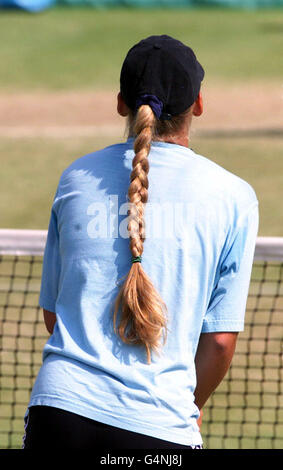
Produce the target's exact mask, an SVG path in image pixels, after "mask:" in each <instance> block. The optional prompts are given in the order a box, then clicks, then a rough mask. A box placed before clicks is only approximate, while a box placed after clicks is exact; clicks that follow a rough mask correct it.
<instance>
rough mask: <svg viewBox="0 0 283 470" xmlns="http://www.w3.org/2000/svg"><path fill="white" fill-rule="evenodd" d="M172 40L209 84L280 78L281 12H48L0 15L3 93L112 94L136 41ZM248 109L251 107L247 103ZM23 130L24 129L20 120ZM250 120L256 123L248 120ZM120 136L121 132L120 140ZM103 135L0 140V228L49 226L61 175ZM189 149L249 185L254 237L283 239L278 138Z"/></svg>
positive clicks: (213, 142)
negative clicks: (257, 217)
mask: <svg viewBox="0 0 283 470" xmlns="http://www.w3.org/2000/svg"><path fill="white" fill-rule="evenodd" d="M163 33H166V34H170V35H172V36H175V37H177V38H178V39H180V40H182V41H184V42H186V43H188V44H190V45H191V46H192V47H193V48H194V49H195V50H196V51H197V56H198V58H199V60H200V62H201V63H203V64H204V65H205V69H206V78H205V80H206V82H207V83H210V84H211V83H216V84H219V83H226V84H227V83H229V84H238V86H241V84H242V83H245V84H246V83H247V82H249V83H250V84H251V86H252V83H255V82H258V81H259V82H261V83H262V82H264V83H266V92H267V94H268V90H269V88H270V87H273V86H280V80H282V75H283V60H282V36H283V16H282V11H280V10H267V9H264V10H258V11H257V10H254V11H245V10H221V9H198V10H195V9H187V10H183V9H177V10H171V9H170V10H166V9H163V10H158V9H149V10H142V9H137V10H135V9H112V10H96V9H92V8H80V9H78V8H67V9H64V8H62V7H61V8H54V9H52V10H49V11H44V12H42V13H39V14H35V15H31V14H27V13H22V12H19V11H1V13H0V44H1V45H0V62H1V64H2V66H1V73H0V94H6V95H7V94H8V95H9V94H10V95H15V94H16V93H18V92H34V91H37V92H38V91H42V92H50V91H57V92H60V91H66V90H84V91H85V90H91V91H94V90H101V89H103V90H111V91H113V89H114V90H116V89H117V90H118V84H119V73H120V67H121V63H122V61H123V59H124V56H125V54H126V52H127V50H128V49H129V48H130V47H131V46H132V45H133V44H134V43H135V42H136V41H138V40H140V39H141V38H142V37H145V36H148V35H151V34H163ZM252 105H253V103H251V106H252ZM23 124H24V123H23ZM254 124H256V123H254ZM121 138H123V136H121ZM115 140H116V137H114V136H113V138H112V139H111V137H109V136H107V137H105V138H103V136H101V137H100V138H96V137H93V138H89V137H87V138H86V137H82V138H70V139H56V138H47V137H46V138H39V137H36V136H35V138H34V139H30V138H29V139H25V138H22V139H20V138H18V139H13V138H9V137H6V136H2V137H1V138H0V153H1V173H0V187H1V198H0V214H1V227H6V228H34V229H37V228H38V229H39V228H40V229H43V228H46V227H47V223H48V218H49V208H50V204H51V201H52V197H53V194H54V191H55V188H56V185H57V182H58V178H59V175H60V172H61V171H62V170H63V169H64V168H65V167H66V165H68V164H69V163H70V162H71V161H73V160H74V159H75V158H77V157H79V156H81V155H83V154H84V153H86V152H89V151H91V150H95V149H97V148H100V147H102V146H104V145H107V144H109V143H113V141H115ZM192 147H193V148H194V149H195V150H196V151H197V152H199V153H203V154H204V155H205V156H207V157H208V158H211V159H213V160H214V161H216V162H217V163H220V164H221V165H223V166H224V167H225V168H227V169H228V170H230V171H232V172H235V173H236V174H238V175H239V176H241V177H243V178H244V179H247V180H248V181H249V182H250V184H252V185H253V186H254V188H255V190H256V192H257V194H258V198H259V200H260V210H261V222H260V234H261V235H276V236H279V235H283V224H282V215H281V207H280V202H279V201H280V198H281V197H282V182H283V176H282V174H283V172H282V169H283V163H282V134H281V137H280V136H279V137H277V138H266V137H260V136H256V137H253V138H230V139H229V138H226V139H225V138H224V139H219V138H209V139H200V138H195V139H194V140H193V141H192Z"/></svg>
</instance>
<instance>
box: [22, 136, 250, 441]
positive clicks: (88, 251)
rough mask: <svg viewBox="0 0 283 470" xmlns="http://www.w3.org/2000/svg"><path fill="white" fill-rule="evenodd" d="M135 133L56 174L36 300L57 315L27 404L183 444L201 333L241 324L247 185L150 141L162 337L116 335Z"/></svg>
mask: <svg viewBox="0 0 283 470" xmlns="http://www.w3.org/2000/svg"><path fill="white" fill-rule="evenodd" d="M132 147H133V139H129V140H128V141H127V142H126V143H122V144H117V145H113V146H110V147H107V148H105V149H103V150H100V151H97V152H94V153H90V154H88V155H86V156H84V157H82V158H79V159H78V160H76V161H75V162H74V163H72V164H71V165H70V166H69V167H68V168H67V169H66V170H65V171H64V172H63V174H62V176H61V178H60V182H59V185H58V189H57V192H56V195H55V198H54V202H53V206H52V211H51V218H50V224H49V230H48V238H47V244H46V249H45V255H44V263H43V273H42V287H41V293H40V305H41V307H43V308H44V309H46V310H49V311H51V312H55V313H56V320H57V321H56V324H55V328H54V332H53V334H52V335H51V337H50V338H49V340H48V341H47V343H46V345H45V347H44V351H43V364H42V367H41V369H40V371H39V374H38V376H37V379H36V382H35V385H34V388H33V391H32V395H31V399H30V403H29V406H32V405H47V406H54V407H58V408H62V409H64V410H67V411H71V412H73V413H77V414H80V415H83V416H86V417H88V418H91V419H94V420H97V421H100V422H103V423H106V424H109V425H113V426H117V427H119V428H123V429H126V430H130V431H134V432H138V433H143V434H146V435H149V436H153V437H157V438H159V439H164V440H167V441H171V442H176V443H179V444H183V445H198V444H201V443H202V438H201V435H200V433H199V429H198V426H197V422H196V420H197V418H198V416H199V410H198V409H197V407H196V405H195V404H194V390H195V386H196V374H195V365H194V357H195V353H196V349H197V345H198V341H199V337H200V334H201V333H208V332H221V331H226V332H228V331H241V330H243V328H244V315H245V308H246V301H247V295H248V288H249V282H250V274H251V267H252V262H253V255H254V248H255V241H256V235H257V230H258V202H257V198H256V195H255V193H254V191H253V189H252V188H251V186H250V185H249V184H248V183H246V182H245V181H243V180H242V179H240V178H239V177H237V176H235V175H233V174H231V173H230V172H228V171H226V170H224V169H223V168H221V167H220V166H218V165H217V164H215V163H213V162H212V161H210V160H208V159H207V158H204V157H203V156H201V155H197V154H196V153H194V151H192V150H190V149H188V148H185V147H182V146H179V145H175V144H169V143H164V142H154V143H153V144H152V147H151V151H150V154H149V163H150V170H149V175H148V176H149V199H148V203H147V204H146V207H145V228H146V240H145V243H144V252H143V256H142V266H143V268H144V270H145V271H146V273H147V274H148V276H149V277H150V278H151V280H152V282H153V283H154V285H155V287H156V289H157V290H158V291H159V293H160V294H161V296H162V298H163V300H164V301H165V303H166V305H167V309H168V335H167V341H166V343H165V345H164V346H163V347H162V349H161V353H160V355H157V354H156V353H154V354H153V356H152V363H151V364H150V365H148V364H147V360H146V352H145V348H144V347H142V346H134V345H127V344H125V343H123V342H122V341H121V340H120V339H119V337H118V336H117V335H116V334H115V333H114V331H113V322H112V319H113V316H112V312H113V302H114V300H115V299H116V296H117V294H118V290H119V285H120V284H121V283H122V282H123V278H124V276H125V275H126V274H127V273H128V271H129V269H130V267H131V252H130V250H129V238H128V233H127V221H128V216H127V208H128V205H127V192H128V187H129V180H130V173H131V169H132V159H133V156H134V152H133V150H132Z"/></svg>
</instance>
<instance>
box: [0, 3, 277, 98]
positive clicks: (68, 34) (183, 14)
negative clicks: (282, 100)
mask: <svg viewBox="0 0 283 470" xmlns="http://www.w3.org/2000/svg"><path fill="white" fill-rule="evenodd" d="M151 34H169V35H172V36H174V37H177V38H178V39H180V40H181V41H184V42H185V43H187V44H190V45H191V47H192V48H193V49H195V50H196V52H197V56H198V58H199V60H200V62H201V63H203V64H205V70H206V80H208V81H210V80H214V81H218V80H229V81H233V82H237V81H238V80H244V81H246V80H261V81H262V80H274V79H279V80H281V79H282V75H283V61H282V34H283V19H282V10H281V11H280V10H267V9H263V10H251V11H249V10H248V11H246V10H231V9H224V10H221V9H218V8H216V9H215V8H214V9H191V8H188V9H177V10H171V9H161V10H160V9H149V10H143V9H112V10H97V9H95V10H94V9H91V8H83V9H77V8H75V9H72V8H71V9H69V8H68V9H64V8H59V7H58V8H54V9H52V10H50V11H44V12H42V13H39V14H36V15H29V14H23V13H21V12H11V11H8V12H3V11H2V12H1V14H0V43H1V48H0V58H1V63H2V64H4V67H2V69H1V75H0V87H1V89H2V90H8V91H14V90H22V89H32V90H35V89H44V90H46V89H48V90H50V89H56V90H58V89H59V90H60V89H64V90H65V89H74V88H76V89H86V88H87V89H91V90H92V89H93V88H102V87H103V88H105V87H113V86H117V79H118V77H119V72H120V67H121V63H122V60H123V59H124V56H125V54H126V52H127V51H128V49H129V48H130V47H131V46H132V45H133V44H134V43H135V42H137V41H139V40H140V39H142V38H143V37H146V36H148V35H151Z"/></svg>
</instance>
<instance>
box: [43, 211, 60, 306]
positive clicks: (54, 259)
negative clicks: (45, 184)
mask: <svg viewBox="0 0 283 470" xmlns="http://www.w3.org/2000/svg"><path fill="white" fill-rule="evenodd" d="M60 269H61V260H60V251H59V233H58V227H57V215H56V212H55V210H54V207H52V210H51V216H50V220H49V227H48V233H47V240H46V245H45V250H44V256H43V266H42V276H41V289H40V295H39V305H40V306H41V307H42V308H44V309H45V310H49V311H50V312H54V313H56V300H57V295H58V285H59V277H60Z"/></svg>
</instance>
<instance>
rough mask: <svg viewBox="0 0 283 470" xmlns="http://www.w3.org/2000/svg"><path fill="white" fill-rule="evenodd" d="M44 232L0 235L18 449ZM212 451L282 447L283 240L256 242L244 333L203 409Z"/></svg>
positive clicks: (9, 408)
mask: <svg viewBox="0 0 283 470" xmlns="http://www.w3.org/2000/svg"><path fill="white" fill-rule="evenodd" d="M45 240H46V232H45V231H36V230H34V231H33V230H0V448H2V449H17V448H20V447H21V444H22V436H23V416H24V413H25V411H26V407H27V403H28V401H29V396H30V392H31V388H32V385H33V382H34V379H35V377H36V375H37V371H38V369H39V367H40V365H41V359H42V348H43V346H44V343H45V342H46V339H47V337H48V334H47V332H46V329H45V327H44V324H43V318H42V313H41V311H40V308H39V306H38V294H39V289H40V279H41V268H42V255H43V251H44V246H45ZM202 435H203V439H204V443H205V447H206V448H209V449H215V448H217V449H225V448H228V449H241V448H252V449H261V448H267V449H279V448H283V238H277V237H263V238H262V237H259V238H258V239H257V245H256V252H255V258H254V265H253V271H252V280H251V285H250V291H249V297H248V302H247V312H246V327H245V331H244V332H243V333H241V334H240V335H239V340H238V344H237V349H236V353H235V356H234V358H233V362H232V365H231V367H230V369H229V372H228V374H227V376H226V378H225V379H224V381H223V382H222V384H221V385H220V386H219V387H218V389H217V390H216V392H215V393H214V394H213V395H212V396H211V398H210V399H209V401H208V402H207V404H206V406H205V409H204V417H203V425H202Z"/></svg>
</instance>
